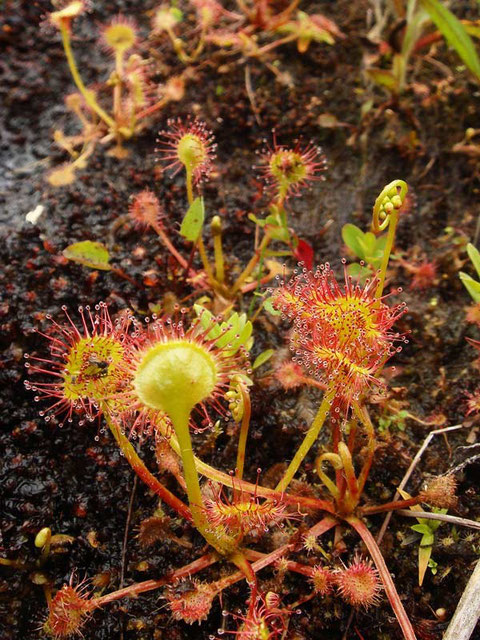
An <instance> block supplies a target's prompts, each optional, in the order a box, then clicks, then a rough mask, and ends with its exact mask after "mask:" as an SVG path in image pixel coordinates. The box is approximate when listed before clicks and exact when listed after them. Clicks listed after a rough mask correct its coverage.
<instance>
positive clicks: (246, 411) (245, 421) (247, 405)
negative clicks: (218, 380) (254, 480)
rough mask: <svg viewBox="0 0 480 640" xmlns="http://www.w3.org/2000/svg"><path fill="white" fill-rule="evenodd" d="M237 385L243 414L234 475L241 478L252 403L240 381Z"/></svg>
mask: <svg viewBox="0 0 480 640" xmlns="http://www.w3.org/2000/svg"><path fill="white" fill-rule="evenodd" d="M239 387H240V393H241V394H242V403H243V416H242V424H241V426H240V437H239V439H238V450H237V466H236V471H235V477H236V478H237V479H238V480H241V479H242V478H243V469H244V466H245V450H246V447H247V437H248V429H249V427H250V417H251V414H252V403H251V402H250V394H249V393H248V390H247V389H246V388H245V387H244V385H243V384H242V383H241V382H240V383H239ZM237 493H238V492H237Z"/></svg>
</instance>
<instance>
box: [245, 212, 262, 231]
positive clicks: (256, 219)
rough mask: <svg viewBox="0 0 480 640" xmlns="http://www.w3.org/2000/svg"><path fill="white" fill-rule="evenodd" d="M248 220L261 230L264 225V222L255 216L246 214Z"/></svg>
mask: <svg viewBox="0 0 480 640" xmlns="http://www.w3.org/2000/svg"><path fill="white" fill-rule="evenodd" d="M248 219H249V220H251V221H252V222H254V223H255V224H257V225H258V226H259V227H262V229H263V227H264V226H265V224H266V220H260V218H257V216H256V215H254V214H253V213H249V214H248Z"/></svg>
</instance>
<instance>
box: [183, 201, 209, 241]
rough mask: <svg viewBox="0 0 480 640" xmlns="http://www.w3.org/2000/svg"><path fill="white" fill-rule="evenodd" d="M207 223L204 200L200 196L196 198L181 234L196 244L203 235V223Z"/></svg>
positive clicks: (185, 218)
mask: <svg viewBox="0 0 480 640" xmlns="http://www.w3.org/2000/svg"><path fill="white" fill-rule="evenodd" d="M204 221H205V206H204V204H203V198H202V197H201V196H200V197H198V198H195V200H194V201H193V202H192V204H191V205H190V207H189V208H188V211H187V213H186V214H185V217H184V219H183V222H182V226H181V227H180V234H181V235H182V236H183V237H184V238H186V239H187V240H189V241H190V242H196V241H197V240H198V237H199V235H200V234H201V233H202V228H203V223H204Z"/></svg>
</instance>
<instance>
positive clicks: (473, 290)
mask: <svg viewBox="0 0 480 640" xmlns="http://www.w3.org/2000/svg"><path fill="white" fill-rule="evenodd" d="M458 275H459V276H460V280H461V281H462V282H463V284H464V285H465V288H466V290H467V291H468V293H469V294H470V296H471V298H472V300H473V301H474V302H480V282H477V280H474V279H473V278H472V276H469V275H468V273H464V272H463V271H460V273H459V274H458Z"/></svg>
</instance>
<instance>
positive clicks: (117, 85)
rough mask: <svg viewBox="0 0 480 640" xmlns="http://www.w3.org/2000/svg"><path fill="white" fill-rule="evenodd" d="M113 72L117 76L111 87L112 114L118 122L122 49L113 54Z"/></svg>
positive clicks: (120, 101)
mask: <svg viewBox="0 0 480 640" xmlns="http://www.w3.org/2000/svg"><path fill="white" fill-rule="evenodd" d="M115 73H116V76H117V77H116V81H115V86H114V87H113V115H114V118H115V120H116V122H117V123H118V122H119V121H120V110H121V108H122V77H123V51H117V52H116V54H115Z"/></svg>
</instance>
